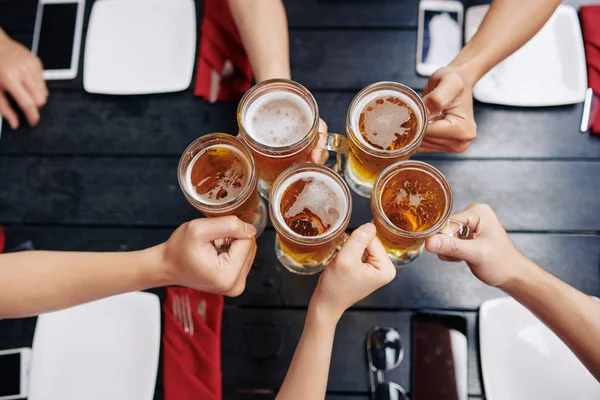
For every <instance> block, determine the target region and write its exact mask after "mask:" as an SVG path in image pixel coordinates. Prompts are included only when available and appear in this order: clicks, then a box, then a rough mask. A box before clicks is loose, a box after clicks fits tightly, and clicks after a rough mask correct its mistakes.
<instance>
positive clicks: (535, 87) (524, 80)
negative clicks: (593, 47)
mask: <svg viewBox="0 0 600 400" xmlns="http://www.w3.org/2000/svg"><path fill="white" fill-rule="evenodd" d="M488 8H489V6H487V5H482V6H474V7H470V8H469V9H467V14H466V18H465V41H466V42H468V41H469V40H471V38H472V37H473V35H474V34H475V32H477V29H478V28H479V25H480V24H481V21H482V20H483V17H484V16H485V14H486V13H487V10H488ZM586 89H587V75H586V66H585V51H584V49H583V38H582V35H581V27H580V25H579V18H578V17H577V11H576V10H575V9H574V8H573V7H571V6H565V5H561V6H559V7H558V9H557V10H556V12H555V13H554V14H553V15H552V17H551V18H550V20H549V21H548V22H547V23H546V25H544V27H543V28H542V29H541V30H540V31H539V32H538V33H537V35H535V36H534V37H533V38H532V39H531V40H530V41H529V42H528V43H527V44H525V46H523V47H522V48H521V49H519V50H517V51H516V52H515V53H514V54H513V55H511V56H510V57H508V58H507V59H506V60H504V61H502V62H501V63H500V64H498V65H496V66H495V67H494V68H493V69H492V70H491V71H490V72H488V73H487V74H486V75H485V76H484V77H483V78H481V80H480V81H479V82H478V83H477V84H476V85H475V88H474V89H473V97H474V98H475V99H477V100H479V101H481V102H484V103H492V104H503V105H509V106H521V107H543V106H557V105H564V104H575V103H580V102H582V101H583V99H584V97H585V90H586Z"/></svg>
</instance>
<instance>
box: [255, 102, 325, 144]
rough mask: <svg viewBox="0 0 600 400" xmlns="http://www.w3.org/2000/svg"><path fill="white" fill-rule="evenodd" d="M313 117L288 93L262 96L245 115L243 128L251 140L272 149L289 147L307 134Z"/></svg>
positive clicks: (302, 103) (307, 108)
mask: <svg viewBox="0 0 600 400" xmlns="http://www.w3.org/2000/svg"><path fill="white" fill-rule="evenodd" d="M313 119H314V114H313V112H312V110H311V108H310V106H309V105H308V104H307V103H306V101H304V100H303V99H302V98H301V97H300V96H298V95H296V94H294V93H289V92H270V93H265V94H263V95H262V96H261V97H259V98H258V99H256V100H255V101H254V102H252V104H250V106H249V107H248V110H247V111H246V113H245V115H244V127H245V129H246V131H247V132H248V134H249V135H250V136H252V138H253V139H254V140H256V141H257V142H259V143H262V144H264V145H267V146H271V147H283V146H289V145H292V144H294V143H297V142H299V141H301V140H302V139H303V138H304V137H305V136H306V134H307V133H308V132H309V131H310V129H311V127H312V124H313Z"/></svg>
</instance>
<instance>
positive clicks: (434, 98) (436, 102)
mask: <svg viewBox="0 0 600 400" xmlns="http://www.w3.org/2000/svg"><path fill="white" fill-rule="evenodd" d="M429 103H430V104H431V105H432V106H434V107H436V108H442V107H443V104H442V99H441V98H440V96H439V94H437V93H436V92H435V90H434V91H433V92H431V93H429Z"/></svg>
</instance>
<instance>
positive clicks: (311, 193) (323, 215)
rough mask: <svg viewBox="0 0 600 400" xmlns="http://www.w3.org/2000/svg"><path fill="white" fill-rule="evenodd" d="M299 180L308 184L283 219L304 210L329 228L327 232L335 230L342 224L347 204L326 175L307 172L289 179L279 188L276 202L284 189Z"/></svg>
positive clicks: (336, 185)
mask: <svg viewBox="0 0 600 400" xmlns="http://www.w3.org/2000/svg"><path fill="white" fill-rule="evenodd" d="M300 180H304V181H308V183H307V184H306V185H305V186H304V188H303V189H302V192H300V193H299V194H298V196H297V197H296V200H295V201H294V204H292V206H291V207H290V208H289V209H288V210H287V211H286V212H285V215H284V217H285V218H292V217H294V216H296V215H298V214H300V213H302V212H303V210H304V209H305V208H306V209H309V210H310V211H311V212H312V213H314V214H316V215H317V216H318V217H319V218H320V219H321V221H322V222H323V223H324V224H325V225H328V226H329V229H328V230H327V231H328V232H329V231H332V230H335V229H337V228H338V227H339V226H340V225H341V223H342V220H343V216H345V215H346V212H345V210H346V209H347V208H348V202H347V200H346V196H345V194H344V191H343V189H342V188H341V187H340V185H339V184H338V183H337V182H336V181H335V180H334V179H333V178H331V177H329V176H327V175H323V174H319V173H314V172H310V171H307V172H301V173H299V174H296V175H294V176H292V177H290V178H289V179H288V180H287V181H286V182H284V183H283V184H282V185H281V186H280V188H282V189H280V192H279V193H278V196H277V197H278V200H280V199H281V196H282V195H283V193H284V192H285V189H287V188H288V187H289V186H290V185H292V184H293V183H294V182H297V181H300ZM278 202H279V201H278ZM277 209H278V210H277V214H278V217H279V219H280V220H282V219H283V218H282V216H281V210H280V207H277ZM284 225H285V223H284Z"/></svg>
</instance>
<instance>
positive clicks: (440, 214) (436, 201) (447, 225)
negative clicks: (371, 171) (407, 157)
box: [371, 161, 471, 267]
mask: <svg viewBox="0 0 600 400" xmlns="http://www.w3.org/2000/svg"><path fill="white" fill-rule="evenodd" d="M371 210H372V212H373V220H374V223H375V226H376V227H377V236H378V237H379V239H380V240H381V243H383V246H384V247H385V248H386V250H387V252H388V255H389V256H390V258H391V260H392V262H393V263H394V265H395V266H397V267H400V266H404V265H407V264H409V263H411V262H412V261H414V260H415V259H416V258H417V257H418V256H419V255H420V254H421V253H422V252H423V244H424V243H425V240H426V239H427V238H429V237H431V236H433V235H435V234H436V233H446V234H449V235H451V236H457V237H459V238H461V239H470V238H471V230H470V228H469V227H468V226H467V225H465V224H463V223H460V222H458V221H454V220H451V219H449V216H450V211H451V210H452V190H451V189H450V184H449V183H448V181H447V180H446V178H445V177H444V175H442V173H441V172H440V171H438V170H437V169H435V168H434V167H432V166H431V165H429V164H426V163H424V162H421V161H399V162H397V163H395V164H392V165H390V166H389V167H387V168H386V169H385V170H383V172H382V173H381V175H379V178H377V181H376V182H375V186H374V187H373V197H372V198H371Z"/></svg>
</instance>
